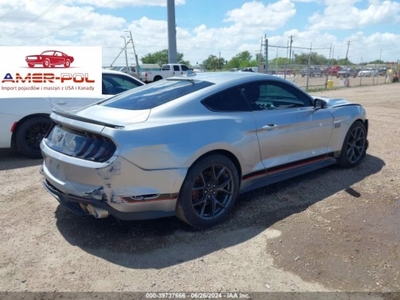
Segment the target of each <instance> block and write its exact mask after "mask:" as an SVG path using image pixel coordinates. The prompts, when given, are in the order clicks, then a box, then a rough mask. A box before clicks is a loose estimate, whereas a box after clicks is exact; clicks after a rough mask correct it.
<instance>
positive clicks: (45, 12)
mask: <svg viewBox="0 0 400 300" xmlns="http://www.w3.org/2000/svg"><path fill="white" fill-rule="evenodd" d="M57 2H58V1H57ZM65 2H67V1H63V2H62V3H59V4H58V5H57V6H56V7H59V6H61V5H63V4H64V3H65ZM54 8H55V7H54V5H53V4H51V5H50V6H48V7H47V9H46V10H45V11H44V12H43V13H41V14H40V15H38V16H36V17H35V18H34V19H32V20H31V21H29V22H27V23H25V24H23V25H22V26H21V28H19V29H17V30H16V31H14V32H13V33H11V35H15V34H17V33H18V32H20V31H21V30H24V29H25V27H26V26H27V25H29V24H32V23H33V22H36V21H37V20H39V19H40V18H41V17H43V16H44V15H46V14H47V13H48V12H50V11H51V10H54Z"/></svg>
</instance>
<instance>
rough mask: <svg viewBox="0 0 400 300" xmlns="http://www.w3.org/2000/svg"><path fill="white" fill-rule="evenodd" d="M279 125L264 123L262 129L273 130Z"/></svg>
mask: <svg viewBox="0 0 400 300" xmlns="http://www.w3.org/2000/svg"><path fill="white" fill-rule="evenodd" d="M277 127H278V125H277V124H267V125H264V126H263V127H262V129H266V130H273V129H275V128H277Z"/></svg>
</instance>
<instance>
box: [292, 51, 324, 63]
mask: <svg viewBox="0 0 400 300" xmlns="http://www.w3.org/2000/svg"><path fill="white" fill-rule="evenodd" d="M309 58H310V64H311V65H326V64H327V63H328V61H329V60H328V59H327V58H326V57H325V56H324V55H322V54H318V53H317V52H311V53H301V54H295V55H294V63H296V64H300V65H307V64H308V59H309Z"/></svg>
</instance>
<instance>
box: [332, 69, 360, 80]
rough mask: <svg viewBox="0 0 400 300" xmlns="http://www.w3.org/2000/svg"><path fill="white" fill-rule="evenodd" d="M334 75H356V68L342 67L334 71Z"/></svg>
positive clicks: (344, 76) (346, 76)
mask: <svg viewBox="0 0 400 300" xmlns="http://www.w3.org/2000/svg"><path fill="white" fill-rule="evenodd" d="M336 77H337V78H339V77H343V78H348V77H357V70H355V69H352V68H343V69H341V70H340V71H338V72H337V73H336Z"/></svg>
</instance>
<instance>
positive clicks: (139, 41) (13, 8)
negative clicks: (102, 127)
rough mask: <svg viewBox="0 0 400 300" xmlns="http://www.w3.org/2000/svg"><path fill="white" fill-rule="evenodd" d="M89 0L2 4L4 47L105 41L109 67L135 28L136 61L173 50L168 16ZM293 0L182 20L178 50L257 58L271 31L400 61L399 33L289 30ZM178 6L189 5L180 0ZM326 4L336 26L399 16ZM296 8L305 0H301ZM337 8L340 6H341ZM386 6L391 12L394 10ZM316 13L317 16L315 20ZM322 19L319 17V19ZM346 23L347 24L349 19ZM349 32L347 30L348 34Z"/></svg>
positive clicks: (323, 47) (302, 42)
mask: <svg viewBox="0 0 400 300" xmlns="http://www.w3.org/2000/svg"><path fill="white" fill-rule="evenodd" d="M85 1H86V2H85ZM91 1H92V0H64V1H63V0H57V1H56V0H20V1H8V2H6V1H0V26H1V28H2V30H1V31H0V40H1V41H2V45H5V46H12V45H15V46H23V45H30V46H57V45H60V46H61V45H74V46H78V45H82V46H102V47H103V64H104V65H109V64H111V62H113V61H114V60H115V59H116V57H117V55H118V53H120V52H121V50H122V48H123V47H124V39H123V38H121V36H124V37H125V38H126V40H127V41H128V40H129V39H130V34H129V31H131V32H132V35H133V40H134V46H135V51H136V53H137V55H138V57H139V59H140V58H141V57H143V56H145V55H146V54H148V53H154V52H156V51H160V50H163V49H167V48H168V40H167V22H166V20H164V19H163V20H155V19H151V18H149V17H146V16H142V17H140V18H137V19H134V20H129V21H128V20H126V19H124V18H123V17H118V16H117V15H113V10H110V9H102V5H108V4H107V1H106V0H96V1H95V2H94V1H93V2H91ZM209 1H212V0H209ZM296 1H298V0H296ZM301 1H304V0H301ZM128 2H129V3H128ZM147 2H148V3H147V4H148V5H160V6H161V5H164V6H165V4H166V2H167V1H166V0H149V1H147ZM294 2H295V1H292V2H291V1H289V0H280V1H276V2H273V3H269V4H263V3H262V2H260V1H250V2H247V3H244V4H243V5H241V6H240V7H237V8H236V9H233V10H230V11H227V12H226V14H225V15H222V16H221V19H223V20H224V23H223V24H224V25H223V26H221V27H210V26H209V25H207V23H203V22H202V21H201V20H199V22H198V24H197V25H196V26H195V27H191V28H184V27H181V26H179V24H178V27H177V30H176V33H177V49H178V52H180V53H183V54H184V59H185V60H189V61H190V62H191V63H192V64H196V63H201V62H202V61H203V60H205V59H206V58H207V57H208V56H209V55H215V56H217V57H219V56H221V57H223V58H224V59H227V60H229V59H231V58H232V57H234V56H235V55H236V54H238V53H239V52H241V51H249V52H250V54H252V55H253V57H254V56H255V55H256V54H257V53H259V52H260V51H261V48H262V47H261V43H262V41H261V39H262V37H263V36H264V34H266V33H267V34H268V39H269V44H270V45H279V46H283V47H285V46H286V45H287V43H288V38H289V36H290V35H292V36H293V51H294V52H295V53H297V54H299V53H301V52H304V53H308V51H309V47H310V45H311V44H312V47H313V49H317V48H319V49H318V51H317V52H319V53H320V54H323V55H325V56H327V57H328V56H329V51H330V49H329V48H330V46H331V45H333V47H334V57H335V58H337V57H344V56H345V53H346V48H347V42H348V41H350V43H351V45H350V49H349V57H350V60H352V61H355V62H358V61H360V59H361V57H363V59H364V60H374V59H378V58H379V55H380V50H381V49H382V58H383V59H386V58H387V59H391V60H393V59H399V58H400V57H398V49H399V48H400V44H399V43H400V42H399V41H400V36H399V34H397V33H395V34H394V33H393V34H390V33H384V32H374V33H371V32H370V31H369V32H368V33H365V32H367V31H365V32H362V31H360V30H357V31H354V32H349V33H347V34H346V35H344V36H343V31H342V32H341V34H342V36H341V37H340V38H338V37H337V36H338V35H337V34H338V32H334V31H331V30H329V31H326V30H323V29H321V30H320V29H319V28H321V27H319V26H317V25H318V24H319V25H324V24H325V23H323V22H322V21H321V22H322V23H321V22H320V23H318V22H317V23H315V27H313V26H309V27H308V28H306V30H304V31H300V30H298V29H291V30H285V31H284V30H283V28H286V29H289V28H287V27H285V26H287V23H288V21H289V20H291V19H292V18H294V17H295V14H296V8H295V5H294ZM113 3H114V5H117V6H118V5H126V6H133V5H139V4H142V5H146V2H145V1H143V0H140V1H136V0H130V1H125V0H114V1H113ZM124 3H125V4H124ZM175 3H176V4H178V3H181V4H182V3H185V2H184V1H183V0H182V1H179V0H175ZM335 3H336V4H335ZM325 4H326V5H327V7H326V10H325V11H324V12H323V14H321V15H320V17H321V18H322V16H325V14H326V13H327V11H328V13H329V14H331V15H332V20H331V19H330V18H326V19H327V20H329V21H330V22H332V23H335V24H336V23H337V22H338V21H337V18H338V17H340V16H341V15H346V20H347V19H354V18H355V19H356V20H357V22H356V24H359V23H360V22H361V21H362V20H364V19H363V18H361V17H360V16H363V17H364V18H366V19H370V20H372V21H371V22H386V21H387V22H393V18H392V16H394V15H396V13H397V14H398V8H397V4H398V3H396V2H393V1H392V2H391V1H384V2H381V1H379V0H374V1H370V2H369V3H368V6H367V7H365V8H364V9H362V10H360V9H359V8H356V7H355V6H356V5H358V4H359V2H357V1H355V0H346V1H343V0H329V1H325ZM297 5H301V4H297V3H296V6H297ZM340 7H342V9H339V8H340ZM343 7H345V9H346V11H349V13H348V14H343V11H344V10H343ZM328 9H330V10H328ZM353 9H354V12H353ZM371 10H376V15H374V16H372V15H371V12H370V11H371ZM388 10H391V11H392V12H391V13H390V12H389V11H388ZM315 16H318V15H314V16H313V17H315ZM354 16H356V17H354ZM357 16H358V17H357ZM383 16H386V18H385V17H383ZM315 18H316V17H315ZM386 19H387V20H386ZM318 20H319V19H318V18H316V19H315V22H316V21H318ZM379 20H381V21H379ZM385 20H386V21H385ZM324 22H327V21H324ZM363 22H365V21H363ZM342 23H344V24H347V23H345V21H344V20H343V21H342ZM349 24H350V25H351V24H352V23H351V22H350V23H349ZM313 25H314V24H313ZM354 26H355V25H354ZM332 28H336V27H332ZM332 28H329V29H332ZM127 31H128V32H127ZM344 32H345V33H346V31H344ZM333 33H335V34H333ZM302 48H307V49H302ZM127 49H128V56H129V61H130V63H134V61H135V59H134V57H135V56H134V50H133V47H132V44H129V45H128V48H127ZM365 49H368V51H366V50H365ZM262 51H263V52H264V49H263V50H262ZM276 52H277V51H276V48H270V51H269V53H270V54H269V56H270V58H273V57H275V56H276ZM286 53H287V50H286V49H279V50H278V54H279V56H284V57H285V56H286ZM124 64H125V61H124V55H123V53H121V55H120V57H119V58H118V59H117V60H116V62H115V65H124Z"/></svg>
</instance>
